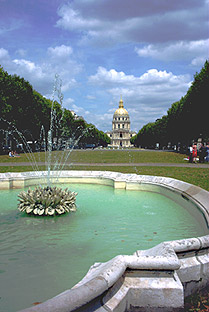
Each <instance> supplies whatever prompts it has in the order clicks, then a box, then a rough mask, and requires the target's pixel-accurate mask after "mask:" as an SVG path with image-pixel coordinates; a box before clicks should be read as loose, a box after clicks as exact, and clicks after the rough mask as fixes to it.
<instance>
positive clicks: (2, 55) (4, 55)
mask: <svg viewBox="0 0 209 312" xmlns="http://www.w3.org/2000/svg"><path fill="white" fill-rule="evenodd" d="M6 60H9V53H8V51H7V50H5V49H3V48H0V61H1V62H2V61H6Z"/></svg>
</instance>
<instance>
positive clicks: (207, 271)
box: [0, 171, 209, 312]
mask: <svg viewBox="0 0 209 312" xmlns="http://www.w3.org/2000/svg"><path fill="white" fill-rule="evenodd" d="M46 174H47V173H46V172H24V173H2V174H0V189H11V188H23V187H28V186H32V185H37V184H40V183H41V182H42V183H43V181H44V179H45V177H46ZM51 179H52V181H54V182H56V183H57V182H59V183H91V184H92V183H93V184H103V185H109V186H112V187H114V188H116V189H126V190H139V191H140V190H143V191H149V190H150V188H151V189H152V191H154V192H157V193H160V194H163V195H169V196H171V197H172V193H173V194H174V195H175V194H179V195H180V196H182V197H184V198H185V199H186V200H188V201H191V202H193V203H195V204H196V205H197V207H198V209H199V210H200V211H201V212H202V214H203V215H204V218H205V221H206V223H207V226H208V228H209V192H207V191H205V190H203V189H201V188H199V187H196V186H194V185H191V184H189V183H185V182H182V181H179V180H176V179H171V178H165V177H156V176H140V175H136V174H121V173H116V172H104V171H62V172H61V174H60V173H59V175H58V174H57V172H51ZM208 250H209V235H205V236H202V237H195V238H188V239H183V240H178V241H171V242H164V243H161V244H159V245H157V246H155V247H153V248H151V249H148V250H139V251H136V252H135V253H134V255H130V256H123V255H118V256H117V257H115V258H113V259H112V260H110V261H108V262H106V263H97V264H95V265H93V266H92V267H91V268H90V270H89V272H88V273H87V275H86V276H85V277H84V279H83V280H82V281H80V282H79V283H78V284H77V285H75V286H74V287H73V288H72V289H69V290H66V291H65V292H63V293H61V294H59V295H58V296H56V297H54V298H52V299H49V300H47V301H45V302H44V303H42V304H39V305H37V306H35V307H31V308H28V309H25V310H24V311H50V312H53V311H61V312H62V311H76V310H77V311H107V310H108V311H133V310H134V311H135V310H136V311H137V309H138V311H139V309H143V308H144V309H146V311H148V309H151V311H154V310H155V309H159V308H165V309H171V308H173V309H175V308H179V307H182V306H183V301H184V297H185V296H188V295H189V294H191V293H192V292H194V291H196V290H197V289H200V288H202V287H205V286H206V285H208V284H209V254H208ZM145 298H146V299H145Z"/></svg>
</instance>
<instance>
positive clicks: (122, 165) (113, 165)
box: [0, 162, 209, 169]
mask: <svg viewBox="0 0 209 312" xmlns="http://www.w3.org/2000/svg"><path fill="white" fill-rule="evenodd" d="M33 165H34V164H33ZM36 165H37V166H45V162H37V163H36ZM7 166H11V167H18V166H32V164H31V163H30V162H4V163H0V167H7ZM66 166H69V167H72V166H88V167H105V166H106V167H116V166H117V167H118V166H120V167H179V168H180V167H183V168H185V167H188V168H208V169H209V163H204V164H202V163H201V164H199V163H197V164H195V163H193V164H191V163H78V162H76V163H75V162H67V163H66V164H65V167H66Z"/></svg>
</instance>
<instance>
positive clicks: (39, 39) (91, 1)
mask: <svg viewBox="0 0 209 312" xmlns="http://www.w3.org/2000/svg"><path fill="white" fill-rule="evenodd" d="M208 4H209V0H175V1H174V0H130V1H127V0H68V1H64V0H0V16H1V18H0V65H1V66H3V68H4V69H5V70H6V71H7V72H8V73H9V74H17V75H19V76H21V77H24V78H25V79H26V80H28V81H29V82H30V83H31V84H32V86H33V88H34V89H35V90H37V91H38V92H40V93H41V94H42V95H44V96H46V97H48V98H50V97H51V96H52V90H53V82H54V77H55V74H59V76H60V78H61V79H62V92H63V95H64V101H63V107H66V108H68V109H70V110H74V111H75V112H76V113H77V114H78V115H82V116H83V117H84V118H85V119H86V121H87V122H89V123H93V124H95V125H96V126H97V127H98V128H99V129H100V130H103V131H107V130H111V127H112V126H111V122H112V116H113V113H114V111H115V109H116V108H117V107H118V102H119V100H120V95H122V98H123V101H124V106H125V108H126V109H127V110H128V112H129V114H130V118H131V129H132V130H135V131H138V130H139V129H140V128H141V127H142V126H143V125H145V124H146V123H148V122H152V121H155V120H156V119H157V118H160V117H161V116H163V115H164V114H166V112H167V110H168V108H169V107H170V106H171V105H172V103H174V102H175V101H178V100H180V98H181V97H182V96H183V95H185V93H186V92H187V90H188V87H189V86H190V83H191V81H192V80H193V76H194V74H195V73H196V72H199V71H200V69H201V68H202V66H203V65H204V62H205V60H206V59H208V46H209V39H208V37H209V36H208V21H209V18H208V17H209V16H208V12H209V11H208Z"/></svg>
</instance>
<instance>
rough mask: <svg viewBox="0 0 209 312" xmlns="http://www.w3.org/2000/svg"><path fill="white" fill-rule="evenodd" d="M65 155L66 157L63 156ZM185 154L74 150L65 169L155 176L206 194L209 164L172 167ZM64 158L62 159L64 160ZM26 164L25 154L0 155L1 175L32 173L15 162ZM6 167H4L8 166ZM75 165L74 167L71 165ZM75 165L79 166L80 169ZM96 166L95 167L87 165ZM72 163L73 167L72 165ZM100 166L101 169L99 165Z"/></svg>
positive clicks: (41, 159) (55, 155)
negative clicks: (187, 185)
mask: <svg viewBox="0 0 209 312" xmlns="http://www.w3.org/2000/svg"><path fill="white" fill-rule="evenodd" d="M33 155H34V157H35V160H36V161H37V162H44V161H45V153H40V154H39V153H34V154H33ZM61 155H63V152H53V155H52V162H53V161H55V160H56V159H58V158H59V157H60V156H61ZM66 156H67V155H66ZM185 157H186V155H182V154H177V153H174V152H162V151H146V150H145V151H144V150H143V151H142V150H122V151H120V150H114V151H113V150H110V151H108V150H78V151H73V152H72V153H71V155H70V157H69V160H68V162H67V164H66V166H65V167H64V169H66V170H92V171H93V170H102V171H103V170H107V171H117V172H123V173H136V174H141V175H155V176H164V177H171V178H175V179H178V180H182V181H185V182H188V183H191V184H194V185H197V186H200V187H201V188H204V189H205V190H207V191H209V165H208V166H207V167H206V168H191V167H190V168H187V167H183V168H182V167H180V168H179V167H175V166H174V164H175V163H176V164H185V163H186V162H185V160H184V158H185ZM63 159H64V158H63ZM22 162H26V163H28V155H25V154H21V156H20V157H17V158H16V157H14V158H10V157H8V156H7V155H6V156H0V163H4V166H0V172H12V171H13V172H22V171H31V170H33V168H32V166H30V165H29V163H28V164H27V165H26V166H22V165H21V164H20V166H18V163H22ZM7 163H8V166H5V165H7ZM72 163H73V164H74V165H73V164H72ZM76 163H81V164H82V166H81V165H80V166H79V165H77V166H75V164H76ZM88 163H90V164H91V165H93V164H97V165H96V166H88ZM125 163H127V164H128V165H129V166H120V164H125ZM132 163H133V164H135V163H143V164H144V163H149V164H150V166H146V167H143V166H140V165H139V166H135V165H133V166H131V164H132ZM155 163H161V164H168V163H170V164H172V167H167V166H152V165H151V164H155ZM71 164H72V165H71ZM100 164H101V166H100ZM108 164H115V165H114V166H108ZM45 169H46V168H45V166H43V165H40V166H39V170H45Z"/></svg>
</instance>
